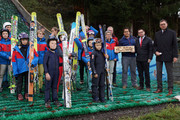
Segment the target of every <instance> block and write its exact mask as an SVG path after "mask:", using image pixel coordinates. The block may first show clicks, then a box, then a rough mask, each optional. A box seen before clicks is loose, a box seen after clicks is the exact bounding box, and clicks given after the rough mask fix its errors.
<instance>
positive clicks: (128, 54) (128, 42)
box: [119, 36, 136, 57]
mask: <svg viewBox="0 0 180 120" xmlns="http://www.w3.org/2000/svg"><path fill="white" fill-rule="evenodd" d="M135 39H136V38H135V37H133V36H130V37H129V38H128V39H126V38H125V36H123V37H122V38H121V39H120V40H119V46H135V45H136V40H135ZM122 56H126V57H136V56H135V53H131V52H123V53H122Z"/></svg>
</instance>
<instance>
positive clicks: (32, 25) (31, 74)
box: [28, 21, 35, 102]
mask: <svg viewBox="0 0 180 120" xmlns="http://www.w3.org/2000/svg"><path fill="white" fill-rule="evenodd" d="M34 34H35V22H34V21H31V23H30V43H29V44H30V45H29V46H30V50H29V74H28V101H30V102H33V82H34V68H33V67H32V66H31V62H32V60H33V58H34Z"/></svg>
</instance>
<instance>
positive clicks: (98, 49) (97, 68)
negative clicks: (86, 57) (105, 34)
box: [90, 38, 105, 102]
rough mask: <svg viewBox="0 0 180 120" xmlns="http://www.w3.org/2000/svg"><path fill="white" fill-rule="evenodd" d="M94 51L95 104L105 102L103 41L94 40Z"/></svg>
mask: <svg viewBox="0 0 180 120" xmlns="http://www.w3.org/2000/svg"><path fill="white" fill-rule="evenodd" d="M93 45H94V47H95V48H94V51H93V52H92V54H91V57H90V66H91V69H92V98H93V102H99V100H100V101H101V102H105V98H104V97H105V94H104V90H105V84H104V81H105V57H104V54H103V52H102V40H101V39H100V38H96V39H95V40H94V43H93Z"/></svg>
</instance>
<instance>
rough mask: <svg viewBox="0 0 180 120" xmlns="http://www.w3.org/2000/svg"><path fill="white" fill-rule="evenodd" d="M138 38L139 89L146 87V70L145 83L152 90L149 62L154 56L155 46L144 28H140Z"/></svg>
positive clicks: (148, 89) (147, 88)
mask: <svg viewBox="0 0 180 120" xmlns="http://www.w3.org/2000/svg"><path fill="white" fill-rule="evenodd" d="M138 36H139V37H138V39H137V40H136V53H137V56H136V63H137V68H138V73H139V79H140V81H139V84H140V86H139V87H138V90H142V89H144V72H145V80H146V82H145V84H146V90H147V91H150V77H149V63H150V62H151V60H152V56H153V46H152V40H151V38H149V37H147V36H145V31H144V30H143V29H139V30H138Z"/></svg>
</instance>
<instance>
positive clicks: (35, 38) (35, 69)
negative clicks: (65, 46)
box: [31, 12, 39, 93]
mask: <svg viewBox="0 0 180 120" xmlns="http://www.w3.org/2000/svg"><path fill="white" fill-rule="evenodd" d="M31 20H32V21H34V24H35V26H34V49H35V50H36V52H37V50H38V49H37V16H36V13H35V12H32V14H31ZM38 82H39V78H38V64H37V66H36V67H35V68H34V86H33V87H34V93H38V90H39V88H38Z"/></svg>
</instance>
